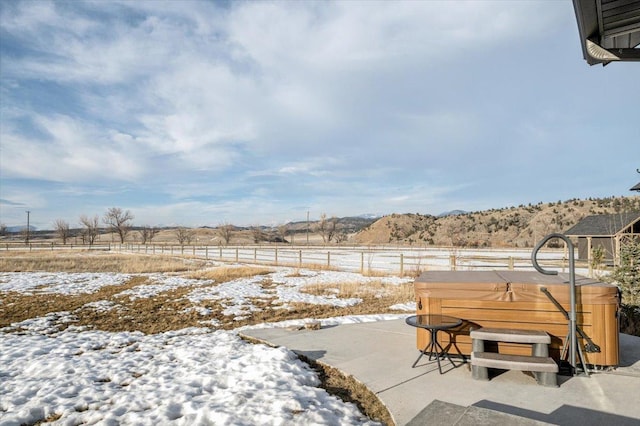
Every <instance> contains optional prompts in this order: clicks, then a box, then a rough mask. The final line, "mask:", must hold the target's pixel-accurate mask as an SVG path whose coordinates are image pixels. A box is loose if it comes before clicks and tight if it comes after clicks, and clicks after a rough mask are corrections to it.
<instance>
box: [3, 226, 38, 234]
mask: <svg viewBox="0 0 640 426" xmlns="http://www.w3.org/2000/svg"><path fill="white" fill-rule="evenodd" d="M26 229H27V227H26V226H24V225H23V226H7V228H6V229H5V232H9V233H19V232H23V231H25V230H26ZM37 230H38V228H36V227H35V226H29V231H30V232H35V231H37Z"/></svg>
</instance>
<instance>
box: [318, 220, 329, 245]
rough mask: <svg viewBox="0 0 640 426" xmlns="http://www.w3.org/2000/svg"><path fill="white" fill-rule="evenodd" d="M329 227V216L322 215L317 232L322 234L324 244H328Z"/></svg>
mask: <svg viewBox="0 0 640 426" xmlns="http://www.w3.org/2000/svg"><path fill="white" fill-rule="evenodd" d="M327 226H328V225H327V214H326V213H322V214H321V215H320V220H319V221H318V223H317V224H316V231H317V232H318V233H319V234H320V236H321V237H322V242H324V243H326V242H327Z"/></svg>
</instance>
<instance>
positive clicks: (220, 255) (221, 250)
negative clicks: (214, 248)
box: [218, 247, 222, 259]
mask: <svg viewBox="0 0 640 426" xmlns="http://www.w3.org/2000/svg"><path fill="white" fill-rule="evenodd" d="M218 248H219V249H220V259H222V247H218Z"/></svg>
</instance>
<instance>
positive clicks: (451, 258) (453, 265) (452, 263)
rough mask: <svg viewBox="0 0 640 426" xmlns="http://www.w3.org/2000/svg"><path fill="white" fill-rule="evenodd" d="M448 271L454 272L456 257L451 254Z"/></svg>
mask: <svg viewBox="0 0 640 426" xmlns="http://www.w3.org/2000/svg"><path fill="white" fill-rule="evenodd" d="M449 269H451V270H452V271H455V270H456V255H455V254H452V255H450V256H449Z"/></svg>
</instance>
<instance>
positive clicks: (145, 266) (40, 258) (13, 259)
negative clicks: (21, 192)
mask: <svg viewBox="0 0 640 426" xmlns="http://www.w3.org/2000/svg"><path fill="white" fill-rule="evenodd" d="M205 265H207V262H205V261H203V260H196V259H181V258H175V257H170V256H162V255H154V256H147V255H143V254H116V253H111V252H98V251H82V252H78V251H62V250H57V251H34V252H28V251H5V252H0V272H119V273H129V274H141V273H150V272H183V271H190V270H195V269H199V268H202V267H203V266H205Z"/></svg>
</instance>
